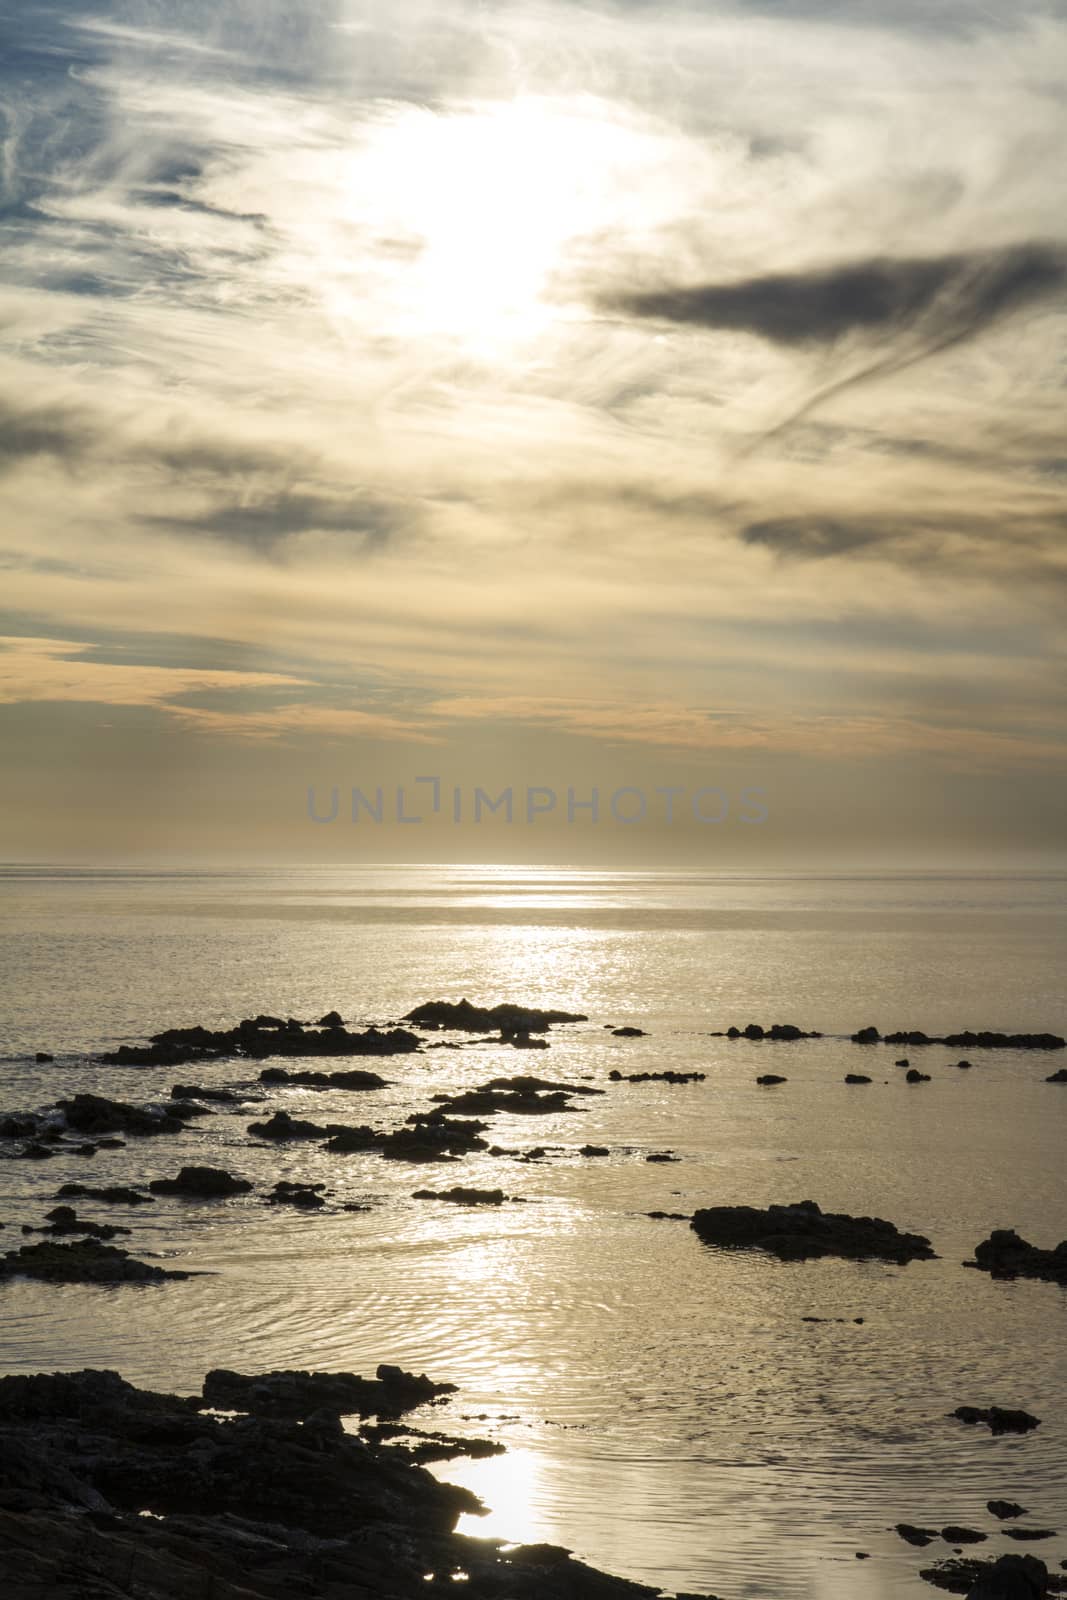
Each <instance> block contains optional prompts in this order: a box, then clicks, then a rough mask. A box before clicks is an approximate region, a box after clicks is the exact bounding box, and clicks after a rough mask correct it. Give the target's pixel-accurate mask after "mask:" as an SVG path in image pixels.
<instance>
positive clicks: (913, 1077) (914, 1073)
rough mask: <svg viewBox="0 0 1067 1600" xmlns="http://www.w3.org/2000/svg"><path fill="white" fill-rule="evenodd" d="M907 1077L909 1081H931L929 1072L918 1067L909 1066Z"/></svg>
mask: <svg viewBox="0 0 1067 1600" xmlns="http://www.w3.org/2000/svg"><path fill="white" fill-rule="evenodd" d="M905 1077H906V1080H907V1082H908V1083H929V1082H930V1074H929V1073H928V1072H920V1071H919V1069H918V1067H909V1068H908V1070H907V1073H906V1074H905Z"/></svg>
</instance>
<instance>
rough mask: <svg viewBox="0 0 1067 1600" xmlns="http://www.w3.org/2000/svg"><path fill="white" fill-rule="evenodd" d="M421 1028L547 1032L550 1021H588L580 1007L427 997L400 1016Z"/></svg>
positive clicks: (508, 1032) (491, 1031)
mask: <svg viewBox="0 0 1067 1600" xmlns="http://www.w3.org/2000/svg"><path fill="white" fill-rule="evenodd" d="M401 1021H403V1022H414V1023H415V1024H416V1025H417V1026H418V1027H420V1028H457V1029H459V1030H461V1031H462V1032H464V1033H497V1032H500V1033H502V1034H505V1035H507V1034H513V1033H546V1032H547V1031H548V1029H549V1028H550V1027H551V1026H552V1025H553V1023H558V1022H588V1021H589V1018H588V1017H587V1016H585V1015H584V1014H583V1013H582V1012H579V1011H542V1010H540V1009H538V1008H537V1007H531V1006H519V1005H512V1004H510V1003H507V1002H504V1003H502V1004H501V1005H498V1006H475V1005H471V1002H470V1001H469V1000H456V1001H452V1000H428V1001H426V1003H425V1004H424V1005H421V1006H416V1007H415V1008H414V1010H413V1011H409V1012H408V1013H407V1015H406V1016H405V1017H403V1018H401Z"/></svg>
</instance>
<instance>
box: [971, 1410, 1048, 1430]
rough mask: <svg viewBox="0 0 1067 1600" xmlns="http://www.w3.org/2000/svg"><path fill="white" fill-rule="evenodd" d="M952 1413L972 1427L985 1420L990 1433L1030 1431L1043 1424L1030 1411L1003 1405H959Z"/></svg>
mask: <svg viewBox="0 0 1067 1600" xmlns="http://www.w3.org/2000/svg"><path fill="white" fill-rule="evenodd" d="M952 1415H953V1416H954V1417H958V1418H959V1420H960V1422H966V1423H969V1424H970V1425H971V1426H972V1427H974V1426H975V1425H976V1424H977V1423H980V1422H984V1423H985V1425H986V1427H987V1428H988V1429H989V1431H990V1433H1029V1431H1030V1429H1031V1428H1039V1427H1040V1426H1041V1420H1040V1418H1039V1417H1032V1416H1031V1415H1030V1413H1029V1411H1012V1410H1009V1409H1006V1408H1005V1407H1003V1406H957V1407H956V1409H955V1411H953V1413H952Z"/></svg>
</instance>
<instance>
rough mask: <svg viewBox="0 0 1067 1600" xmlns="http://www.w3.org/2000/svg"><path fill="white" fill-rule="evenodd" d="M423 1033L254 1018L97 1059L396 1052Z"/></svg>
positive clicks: (123, 1061) (167, 1032)
mask: <svg viewBox="0 0 1067 1600" xmlns="http://www.w3.org/2000/svg"><path fill="white" fill-rule="evenodd" d="M418 1048H419V1039H418V1036H417V1034H414V1033H411V1032H410V1031H409V1030H408V1029H406V1028H393V1029H389V1030H388V1031H386V1032H382V1031H380V1030H379V1029H378V1028H367V1029H366V1030H365V1031H364V1032H363V1033H350V1032H349V1031H348V1030H347V1029H346V1028H345V1027H343V1026H342V1025H341V1024H337V1025H336V1026H328V1027H321V1028H319V1027H315V1028H312V1027H309V1026H308V1025H307V1024H305V1023H303V1022H298V1021H297V1020H296V1019H295V1018H292V1017H290V1018H288V1019H287V1020H286V1021H282V1020H281V1019H280V1018H278V1017H269V1016H263V1015H261V1016H258V1017H248V1018H246V1019H245V1020H244V1021H243V1022H239V1023H238V1024H237V1026H236V1027H234V1028H221V1029H218V1028H205V1027H203V1026H201V1025H200V1024H194V1026H193V1027H191V1028H166V1029H164V1031H163V1032H162V1033H154V1034H152V1035H151V1037H150V1039H149V1042H148V1044H147V1045H120V1046H119V1047H118V1049H117V1050H108V1051H105V1052H104V1053H103V1054H102V1055H100V1056H97V1058H96V1059H97V1060H98V1061H101V1062H103V1063H105V1064H106V1065H108V1066H113V1067H177V1066H182V1065H184V1064H186V1063H187V1062H190V1061H220V1060H224V1059H227V1058H229V1057H243V1058H245V1059H251V1060H253V1061H262V1060H264V1059H265V1058H267V1057H270V1056H391V1055H404V1054H408V1053H410V1052H412V1051H415V1050H418Z"/></svg>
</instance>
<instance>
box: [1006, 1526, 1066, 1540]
mask: <svg viewBox="0 0 1067 1600" xmlns="http://www.w3.org/2000/svg"><path fill="white" fill-rule="evenodd" d="M1003 1532H1004V1535H1005V1537H1006V1538H1008V1539H1018V1540H1019V1541H1020V1543H1021V1542H1022V1541H1024V1540H1031V1539H1055V1537H1056V1530H1055V1528H1005V1529H1004V1530H1003Z"/></svg>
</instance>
